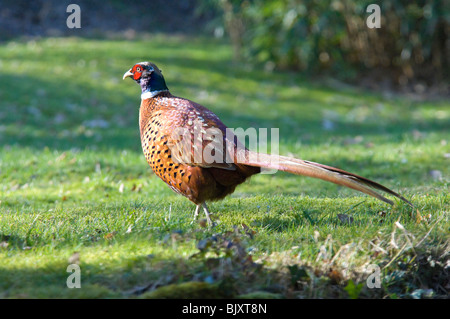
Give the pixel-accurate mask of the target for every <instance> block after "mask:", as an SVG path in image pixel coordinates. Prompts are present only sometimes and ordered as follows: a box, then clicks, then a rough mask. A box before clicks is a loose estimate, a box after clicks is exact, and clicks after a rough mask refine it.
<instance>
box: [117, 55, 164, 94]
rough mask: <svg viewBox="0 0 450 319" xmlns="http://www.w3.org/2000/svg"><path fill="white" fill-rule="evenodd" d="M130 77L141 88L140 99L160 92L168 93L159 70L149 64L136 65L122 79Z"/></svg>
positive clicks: (140, 63)
mask: <svg viewBox="0 0 450 319" xmlns="http://www.w3.org/2000/svg"><path fill="white" fill-rule="evenodd" d="M128 77H131V78H133V80H135V81H136V83H138V84H139V85H140V86H141V90H142V94H141V98H150V97H153V96H155V95H156V94H158V93H160V92H165V91H169V89H168V88H167V85H166V81H165V80H164V77H163V75H162V72H161V70H160V69H159V68H158V67H157V66H156V65H155V64H153V63H151V62H139V63H136V64H135V65H134V66H133V67H132V68H131V69H129V70H128V71H127V72H125V74H124V75H123V79H124V80H125V79H126V78H128Z"/></svg>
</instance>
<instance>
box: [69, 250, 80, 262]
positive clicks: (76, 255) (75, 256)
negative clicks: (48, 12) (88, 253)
mask: <svg viewBox="0 0 450 319" xmlns="http://www.w3.org/2000/svg"><path fill="white" fill-rule="evenodd" d="M68 261H69V264H77V265H78V264H79V263H80V253H79V252H78V251H76V252H74V253H73V254H72V256H70V257H69V260H68Z"/></svg>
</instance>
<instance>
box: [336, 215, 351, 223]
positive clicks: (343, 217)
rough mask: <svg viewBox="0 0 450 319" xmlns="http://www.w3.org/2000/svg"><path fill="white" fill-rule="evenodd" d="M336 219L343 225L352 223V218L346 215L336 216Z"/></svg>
mask: <svg viewBox="0 0 450 319" xmlns="http://www.w3.org/2000/svg"><path fill="white" fill-rule="evenodd" d="M337 217H338V218H339V220H340V221H341V222H342V223H344V224H349V225H350V224H351V223H353V217H352V216H348V215H346V214H337Z"/></svg>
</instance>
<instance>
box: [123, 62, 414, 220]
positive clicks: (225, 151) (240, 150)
mask: <svg viewBox="0 0 450 319" xmlns="http://www.w3.org/2000/svg"><path fill="white" fill-rule="evenodd" d="M128 77H131V78H132V79H133V80H134V81H136V82H137V83H138V84H139V85H140V86H141V90H142V93H141V105H140V110H139V128H140V137H141V144H142V149H143V152H144V155H145V158H146V160H147V162H148V164H149V165H150V167H151V168H152V170H153V172H154V173H155V174H156V175H157V176H158V177H159V178H161V179H162V180H163V181H164V182H165V183H166V184H167V185H168V186H169V187H170V188H171V189H173V190H174V191H175V192H177V193H179V194H181V195H183V196H185V197H187V198H188V199H189V200H190V201H192V202H193V203H194V204H195V205H196V209H195V213H194V220H196V218H197V217H198V215H199V211H200V209H201V208H203V210H204V213H205V215H206V219H207V221H208V223H209V224H212V221H211V217H210V212H209V211H208V207H207V205H206V202H207V201H215V200H220V199H223V198H224V197H225V196H227V195H229V194H231V193H233V192H234V190H235V188H236V186H237V185H239V184H241V183H243V182H244V181H245V180H247V179H248V178H249V177H250V176H252V175H255V174H258V173H260V172H261V171H262V170H263V169H275V170H280V171H284V172H289V173H293V174H296V175H304V176H309V177H314V178H319V179H322V180H325V181H328V182H332V183H335V184H338V185H342V186H346V187H349V188H352V189H355V190H358V191H361V192H363V193H366V194H368V195H370V196H373V197H375V198H377V199H379V200H382V201H384V202H386V203H388V204H390V205H393V202H392V201H391V200H389V199H387V198H386V197H384V196H383V195H381V194H379V193H378V192H376V191H375V190H379V191H383V192H386V193H388V194H390V195H393V196H395V197H397V198H399V199H401V200H402V201H404V202H406V203H408V204H409V205H410V206H413V205H412V204H411V203H410V202H409V201H408V200H406V199H405V198H404V197H403V196H401V195H399V194H397V193H396V192H394V191H392V190H390V189H389V188H387V187H385V186H383V185H380V184H378V183H376V182H374V181H371V180H369V179H367V178H364V177H361V176H358V175H356V174H353V173H349V172H346V171H344V170H341V169H338V168H335V167H331V166H327V165H323V164H319V163H315V162H311V161H307V160H301V159H297V158H291V157H285V156H278V155H270V154H263V153H257V152H253V151H250V150H248V149H247V148H246V147H245V146H244V145H243V144H241V143H240V142H239V140H238V139H237V138H236V136H234V135H233V134H230V131H229V130H228V129H227V127H226V126H225V124H223V123H222V121H221V120H220V119H219V118H218V117H217V115H216V114H214V113H213V112H212V111H210V110H208V109H207V108H206V107H204V106H202V105H200V104H197V103H195V102H192V101H190V100H188V99H184V98H181V97H176V96H174V95H172V94H171V93H170V91H169V89H168V87H167V85H166V82H165V80H164V77H163V75H162V72H161V70H160V69H159V68H158V67H157V66H156V65H155V64H153V63H151V62H140V63H137V64H135V65H134V66H133V67H132V68H131V69H130V70H128V71H127V72H126V73H125V74H124V75H123V79H126V78H128ZM177 131H178V133H177ZM180 132H181V133H180ZM207 151H209V152H207ZM205 154H209V157H208V156H204V155H205Z"/></svg>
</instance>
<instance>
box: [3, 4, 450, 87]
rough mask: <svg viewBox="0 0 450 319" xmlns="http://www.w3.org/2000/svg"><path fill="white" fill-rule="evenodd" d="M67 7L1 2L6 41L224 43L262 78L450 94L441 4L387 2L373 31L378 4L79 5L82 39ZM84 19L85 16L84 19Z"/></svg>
mask: <svg viewBox="0 0 450 319" xmlns="http://www.w3.org/2000/svg"><path fill="white" fill-rule="evenodd" d="M72 2H73V1H69V0H63V1H58V0H36V1H25V0H22V1H17V0H4V1H2V2H1V4H0V39H4V40H5V39H9V38H12V37H16V36H24V35H25V36H44V35H50V36H62V35H71V34H74V35H75V34H76V35H78V36H79V35H84V36H105V35H117V33H119V34H122V35H124V36H126V37H128V38H135V37H136V35H137V34H139V33H140V32H153V33H154V32H171V33H182V34H204V35H212V34H213V35H215V36H219V37H220V36H223V35H225V36H227V37H228V38H229V39H230V41H231V43H232V45H233V48H234V58H235V60H237V61H245V62H246V63H248V64H250V65H252V66H256V67H263V68H265V69H266V70H269V71H272V70H289V71H295V72H305V73H306V74H308V75H309V76H311V75H317V74H319V75H322V74H327V75H332V76H335V77H338V78H340V79H342V80H346V81H353V82H357V83H360V84H366V85H368V86H371V87H376V88H382V89H383V88H390V89H391V88H396V89H399V88H401V89H405V88H406V89H413V90H415V91H417V92H418V93H422V92H424V91H426V90H427V89H428V88H429V87H434V88H436V87H439V90H438V91H439V92H440V93H442V92H444V93H448V80H449V74H450V72H449V66H450V52H449V51H450V41H449V38H450V37H449V35H450V10H449V6H448V5H446V3H445V0H420V1H407V0H391V1H383V2H380V3H378V4H379V5H380V7H381V28H379V29H370V28H368V27H367V25H366V19H367V18H368V16H369V15H370V13H368V12H366V9H367V6H368V5H369V4H371V3H375V4H377V3H376V2H374V1H373V0H361V1H351V0H342V1H337V0H325V1H320V0H281V1H280V0H264V1H263V0H246V1H241V0H207V1H199V0H185V1H163V0H153V1H146V2H142V1H119V0H107V1H87V0H79V1H76V3H77V4H78V5H80V7H81V8H82V13H83V15H82V30H76V33H75V31H74V30H71V29H68V28H65V20H66V19H67V16H68V13H66V7H67V5H68V4H70V3H72ZM86 13H88V14H86Z"/></svg>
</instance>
